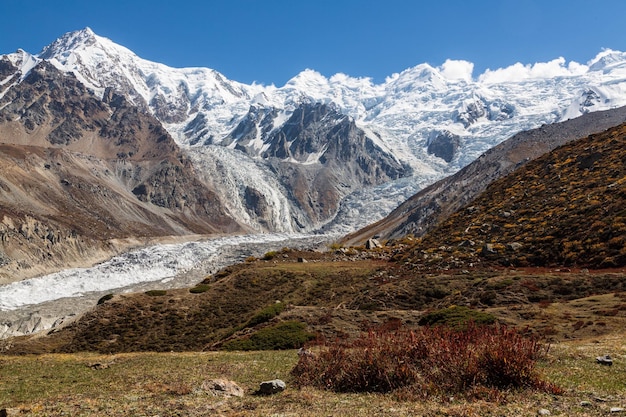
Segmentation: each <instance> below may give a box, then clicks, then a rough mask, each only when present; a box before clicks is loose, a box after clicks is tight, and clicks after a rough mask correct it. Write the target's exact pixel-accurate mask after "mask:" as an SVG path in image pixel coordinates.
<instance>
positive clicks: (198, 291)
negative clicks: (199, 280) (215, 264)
mask: <svg viewBox="0 0 626 417" xmlns="http://www.w3.org/2000/svg"><path fill="white" fill-rule="evenodd" d="M209 288H211V286H210V285H209V284H198V285H196V286H195V287H193V288H190V289H189V292H190V293H192V294H202V293H203V292H207V291H208V290H209Z"/></svg>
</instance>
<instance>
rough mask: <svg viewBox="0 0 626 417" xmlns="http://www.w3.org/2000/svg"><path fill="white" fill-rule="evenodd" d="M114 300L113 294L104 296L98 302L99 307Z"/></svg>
mask: <svg viewBox="0 0 626 417" xmlns="http://www.w3.org/2000/svg"><path fill="white" fill-rule="evenodd" d="M112 298H113V294H107V295H104V296H102V297H101V298H100V299H99V300H98V305H100V304H104V303H106V302H107V301H109V300H110V299H112Z"/></svg>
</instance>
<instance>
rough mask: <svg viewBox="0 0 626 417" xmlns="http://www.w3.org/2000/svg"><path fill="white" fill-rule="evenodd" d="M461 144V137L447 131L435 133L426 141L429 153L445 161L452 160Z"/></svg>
mask: <svg viewBox="0 0 626 417" xmlns="http://www.w3.org/2000/svg"><path fill="white" fill-rule="evenodd" d="M460 146H461V138H460V137H459V136H458V135H455V134H454V133H452V132H449V131H447V130H446V131H443V132H441V133H435V134H434V135H433V136H432V137H431V139H430V140H429V141H428V147H427V151H428V153H429V154H431V155H435V156H436V157H438V158H441V159H443V160H444V161H446V162H450V161H452V159H454V156H455V155H456V153H457V151H458V150H459V147H460Z"/></svg>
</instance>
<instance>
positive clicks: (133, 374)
mask: <svg viewBox="0 0 626 417" xmlns="http://www.w3.org/2000/svg"><path fill="white" fill-rule="evenodd" d="M624 340H626V333H624V332H621V333H615V334H611V335H608V336H604V337H601V338H594V339H587V340H584V341H575V342H564V343H559V344H556V345H553V346H552V348H551V351H550V353H549V355H548V358H547V359H546V360H544V361H542V362H541V363H540V371H541V372H542V373H543V374H544V375H545V377H546V378H547V379H548V380H549V381H551V382H554V383H556V384H558V385H560V386H561V387H563V388H564V389H565V393H564V394H563V395H560V396H553V395H548V394H543V393H535V392H531V391H510V392H506V393H504V394H503V396H502V398H500V399H499V400H497V401H491V402H488V401H482V400H475V401H471V402H469V401H466V400H462V399H458V398H450V397H447V398H430V399H426V400H423V401H407V400H402V399H400V398H398V397H397V396H395V395H393V394H387V395H383V394H337V393H332V392H326V391H321V390H317V389H313V388H303V389H296V388H293V383H292V380H291V379H290V376H289V374H290V371H291V369H292V368H293V367H294V366H295V364H296V362H297V359H298V358H297V355H296V352H295V351H280V352H251V353H224V352H219V353H218V352H210V353H133V354H119V355H114V356H109V355H95V354H72V355H67V354H57V355H42V356H26V357H15V356H4V357H0V378H1V379H2V382H3V383H2V384H1V385H0V408H2V407H7V408H11V409H14V410H20V411H21V413H20V415H24V416H62V415H66V416H67V415H71V416H119V415H132V416H203V415H228V416H268V415H281V416H301V415H308V416H313V417H316V416H320V417H321V416H324V417H325V416H330V415H351V416H372V415H380V416H411V415H424V416H435V415H440V416H441V415H445V416H502V415H536V413H537V410H538V409H540V408H546V409H548V410H550V411H551V413H552V415H568V416H575V415H580V416H601V415H606V414H607V413H608V411H609V410H610V408H611V407H624V406H626V378H625V377H624V375H626V343H624ZM606 353H610V354H611V355H612V356H613V357H614V359H615V364H614V365H613V366H612V367H604V366H600V365H597V364H596V363H595V361H594V358H595V356H597V355H600V354H606ZM94 363H102V364H107V365H108V367H107V368H105V369H100V370H94V369H92V368H91V367H89V365H91V364H94ZM217 377H225V378H228V379H232V380H234V381H236V382H237V383H238V384H239V385H240V386H241V387H242V388H244V390H245V391H246V395H245V396H244V397H243V398H234V397H233V398H228V399H225V398H222V397H214V396H212V395H210V394H208V393H207V392H204V391H202V390H200V386H201V385H202V382H203V381H205V380H207V379H213V378H217ZM273 378H281V379H283V380H285V381H287V384H288V389H287V390H286V391H285V392H283V393H281V394H278V395H275V396H271V397H265V396H255V395H252V393H253V392H254V391H255V390H256V389H257V388H258V383H259V382H261V381H264V380H268V379H273ZM581 401H589V403H590V405H587V406H581Z"/></svg>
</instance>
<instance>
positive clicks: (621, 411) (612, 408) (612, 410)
mask: <svg viewBox="0 0 626 417" xmlns="http://www.w3.org/2000/svg"><path fill="white" fill-rule="evenodd" d="M623 412H624V409H623V408H622V407H611V413H623Z"/></svg>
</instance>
